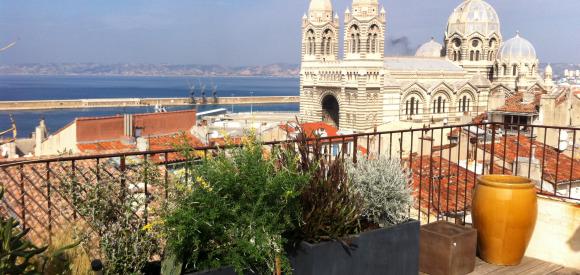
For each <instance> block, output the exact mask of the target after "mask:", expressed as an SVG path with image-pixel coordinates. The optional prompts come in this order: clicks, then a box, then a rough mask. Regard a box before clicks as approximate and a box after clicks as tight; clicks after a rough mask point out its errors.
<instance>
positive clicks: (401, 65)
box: [385, 57, 463, 72]
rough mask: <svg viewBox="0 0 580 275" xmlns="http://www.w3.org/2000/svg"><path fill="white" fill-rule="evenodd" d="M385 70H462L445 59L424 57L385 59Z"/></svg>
mask: <svg viewBox="0 0 580 275" xmlns="http://www.w3.org/2000/svg"><path fill="white" fill-rule="evenodd" d="M385 68H387V69H390V70H398V71H453V72H462V71H463V68H461V67H460V66H458V65H456V64H454V63H453V62H451V61H449V60H447V59H445V58H425V57H387V58H385Z"/></svg>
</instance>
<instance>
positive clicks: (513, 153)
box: [479, 135, 580, 183]
mask: <svg viewBox="0 0 580 275" xmlns="http://www.w3.org/2000/svg"><path fill="white" fill-rule="evenodd" d="M506 143H507V144H506ZM533 144H534V145H535V146H536V152H535V158H536V159H537V160H538V161H540V163H541V164H542V167H543V172H544V175H543V179H544V180H546V181H548V182H550V183H555V182H557V183H567V182H569V181H570V180H572V181H578V180H580V160H577V159H572V158H570V157H569V156H567V155H566V154H564V153H560V152H558V151H557V150H556V148H554V147H551V146H548V145H544V144H543V143H541V142H539V141H534V142H533ZM479 146H480V148H483V145H481V144H480V145H479ZM491 146H492V145H491V144H487V145H486V146H485V150H486V151H487V152H491ZM494 147H495V148H494V150H495V156H496V157H497V158H501V159H505V161H506V163H508V164H510V165H511V164H513V163H515V162H516V158H517V157H523V158H528V159H529V157H530V156H531V153H530V150H531V147H532V143H531V140H530V138H528V137H526V136H522V135H521V136H520V137H519V139H518V137H517V136H513V135H506V136H504V137H502V138H498V139H496V143H495V145H494ZM504 149H505V150H504ZM500 169H501V168H500ZM571 169H572V171H571ZM556 172H557V173H556ZM556 174H557V179H556Z"/></svg>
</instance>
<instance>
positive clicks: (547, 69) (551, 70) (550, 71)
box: [545, 64, 554, 74]
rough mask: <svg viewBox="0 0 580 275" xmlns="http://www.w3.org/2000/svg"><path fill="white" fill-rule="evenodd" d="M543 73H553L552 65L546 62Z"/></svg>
mask: <svg viewBox="0 0 580 275" xmlns="http://www.w3.org/2000/svg"><path fill="white" fill-rule="evenodd" d="M545 73H546V74H552V73H554V70H553V69H552V65H550V64H548V66H546V70H545Z"/></svg>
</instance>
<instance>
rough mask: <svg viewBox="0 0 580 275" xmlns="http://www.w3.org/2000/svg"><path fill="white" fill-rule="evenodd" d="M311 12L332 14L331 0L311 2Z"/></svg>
mask: <svg viewBox="0 0 580 275" xmlns="http://www.w3.org/2000/svg"><path fill="white" fill-rule="evenodd" d="M308 10H309V11H311V12H312V11H330V12H332V2H331V1H330V0H311V1H310V7H309V9H308Z"/></svg>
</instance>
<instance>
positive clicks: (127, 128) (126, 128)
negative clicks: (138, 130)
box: [123, 114, 133, 137]
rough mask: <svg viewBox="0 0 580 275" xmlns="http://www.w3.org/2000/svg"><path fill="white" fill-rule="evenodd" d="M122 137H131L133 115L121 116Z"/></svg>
mask: <svg viewBox="0 0 580 275" xmlns="http://www.w3.org/2000/svg"><path fill="white" fill-rule="evenodd" d="M123 135H124V136H126V137H133V115H132V114H124V115H123Z"/></svg>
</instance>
